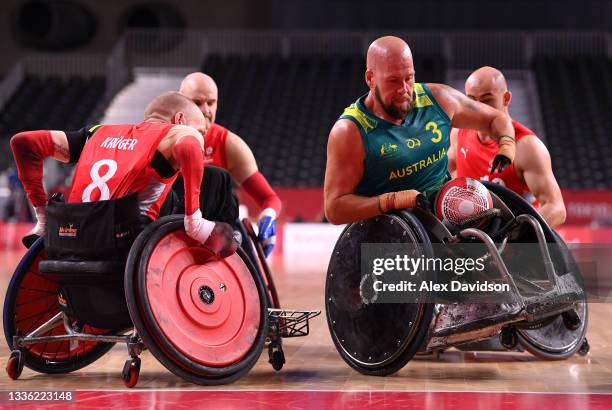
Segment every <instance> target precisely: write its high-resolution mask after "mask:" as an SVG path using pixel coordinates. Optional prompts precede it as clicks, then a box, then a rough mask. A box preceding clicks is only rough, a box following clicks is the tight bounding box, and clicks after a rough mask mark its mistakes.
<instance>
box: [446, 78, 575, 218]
mask: <svg viewBox="0 0 612 410" xmlns="http://www.w3.org/2000/svg"><path fill="white" fill-rule="evenodd" d="M465 93H466V94H467V96H468V97H470V98H471V99H473V100H475V101H480V102H482V103H485V104H487V105H489V106H491V107H493V108H496V109H498V110H500V111H503V112H504V113H505V114H506V115H507V116H508V117H509V116H510V115H509V112H508V106H509V104H510V101H511V100H512V93H511V92H510V91H508V87H507V84H506V79H505V78H504V75H503V74H502V73H501V72H500V71H499V70H496V69H495V68H492V67H482V68H480V69H478V70H476V71H474V72H473V73H472V74H471V75H470V76H469V77H468V79H467V81H466V83H465ZM512 125H513V126H514V130H515V135H516V137H515V138H516V156H515V158H514V162H513V163H512V164H511V165H509V166H508V167H507V168H506V169H504V171H502V172H498V171H497V172H495V173H493V174H490V173H489V169H491V162H492V161H493V158H494V156H495V154H496V153H497V149H498V148H497V143H496V142H495V141H494V140H493V139H491V138H490V137H489V136H488V135H484V134H482V133H480V132H478V131H475V130H469V129H453V130H452V132H451V147H450V149H449V151H448V159H449V170H450V171H451V172H452V173H454V174H455V175H454V176H456V177H470V178H474V179H481V180H486V181H491V182H496V183H499V184H501V185H504V186H506V187H507V188H508V189H511V190H512V191H514V192H516V193H517V194H519V195H521V196H522V197H524V198H525V199H526V200H527V201H528V202H530V203H532V204H533V205H534V206H537V207H538V211H539V212H540V214H541V215H542V217H543V218H544V220H545V221H546V222H547V223H548V224H549V225H550V226H551V227H553V228H554V227H555V226H558V225H561V224H562V223H563V222H564V221H565V205H564V203H563V197H562V196H561V190H560V188H559V184H558V183H557V180H556V179H555V176H554V174H553V171H552V166H551V160H550V154H549V153H548V150H547V149H546V146H545V145H544V143H542V141H540V139H539V138H538V137H537V136H536V135H535V133H534V132H533V131H531V130H530V129H529V128H527V127H525V126H524V125H522V124H520V123H519V122H517V121H512Z"/></svg>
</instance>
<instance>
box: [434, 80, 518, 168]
mask: <svg viewBox="0 0 612 410" xmlns="http://www.w3.org/2000/svg"><path fill="white" fill-rule="evenodd" d="M428 86H429V89H430V90H431V93H432V94H433V96H434V98H435V99H436V100H437V101H438V103H439V104H440V105H441V106H442V109H444V111H445V112H446V114H447V115H448V117H449V118H450V119H451V123H452V126H453V127H454V128H470V129H475V130H478V131H480V132H481V133H482V134H483V135H488V136H490V137H491V138H494V139H495V140H496V141H497V144H498V145H499V151H498V154H497V156H496V157H495V160H494V162H493V168H492V169H491V173H493V172H494V171H495V169H496V167H497V166H498V165H499V166H500V168H499V171H500V172H501V171H502V170H503V168H505V167H506V166H507V165H508V164H510V163H511V162H512V161H513V160H514V155H515V151H516V143H515V141H514V127H513V126H512V120H511V119H510V117H508V116H507V115H506V114H505V113H503V112H502V111H499V110H496V109H495V108H492V107H489V106H488V105H486V104H482V103H480V102H478V101H474V100H471V99H470V98H468V97H466V96H465V95H463V94H461V93H460V92H459V91H457V90H455V89H454V88H452V87H449V86H447V85H444V84H428ZM502 157H504V158H502Z"/></svg>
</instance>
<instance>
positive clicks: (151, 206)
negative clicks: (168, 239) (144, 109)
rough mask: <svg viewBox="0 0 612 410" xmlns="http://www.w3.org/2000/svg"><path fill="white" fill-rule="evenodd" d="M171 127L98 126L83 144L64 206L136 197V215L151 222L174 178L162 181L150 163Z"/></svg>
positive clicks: (156, 125) (143, 123)
mask: <svg viewBox="0 0 612 410" xmlns="http://www.w3.org/2000/svg"><path fill="white" fill-rule="evenodd" d="M172 126H173V125H172V124H159V123H150V122H141V123H140V124H125V125H101V126H99V128H97V129H96V130H95V131H94V133H93V135H92V136H91V137H90V138H89V139H88V140H87V142H86V143H85V147H84V148H83V152H81V156H80V157H79V161H78V163H77V166H76V171H75V174H74V179H73V182H72V188H71V189H70V195H69V197H68V202H92V201H98V200H106V199H114V198H121V197H123V196H125V195H127V194H129V193H130V192H137V193H138V200H139V203H140V213H141V214H143V215H146V216H148V217H149V218H150V219H152V220H155V219H157V217H158V216H159V209H160V207H161V204H162V203H163V201H164V199H165V198H166V196H167V195H168V192H169V191H170V189H171V188H172V182H174V180H175V179H176V175H175V176H172V177H170V178H162V177H160V176H159V175H158V174H157V172H156V171H155V170H154V169H153V168H152V167H151V160H152V159H153V156H154V155H155V152H156V150H157V147H158V145H159V143H160V141H161V140H162V138H163V137H164V136H165V135H166V134H167V133H168V131H169V130H170V128H171V127H172Z"/></svg>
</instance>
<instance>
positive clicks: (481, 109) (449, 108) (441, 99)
mask: <svg viewBox="0 0 612 410" xmlns="http://www.w3.org/2000/svg"><path fill="white" fill-rule="evenodd" d="M429 89H430V90H431V93H432V94H433V96H434V97H435V99H436V100H437V101H438V103H439V104H440V105H441V106H442V108H443V109H444V111H446V113H447V115H448V116H449V118H450V119H451V124H452V126H453V127H454V128H469V129H475V130H479V131H485V132H486V131H489V130H490V128H491V123H492V122H493V120H495V118H497V117H498V116H501V115H503V113H502V112H501V111H498V110H496V109H495V108H492V107H489V106H488V105H486V104H483V103H481V102H478V101H474V100H472V99H470V98H468V97H467V96H465V95H464V94H462V93H461V92H459V91H457V90H455V89H454V88H452V87H449V86H448V85H446V84H429Z"/></svg>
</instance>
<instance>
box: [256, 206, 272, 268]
mask: <svg viewBox="0 0 612 410" xmlns="http://www.w3.org/2000/svg"><path fill="white" fill-rule="evenodd" d="M257 227H258V234H257V239H258V240H259V242H260V243H261V246H262V248H263V251H264V255H266V258H267V257H268V255H270V254H271V253H272V250H273V249H274V244H275V243H276V211H275V210H274V209H272V208H266V209H264V210H263V211H262V213H261V214H260V215H259V222H258V224H257Z"/></svg>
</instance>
